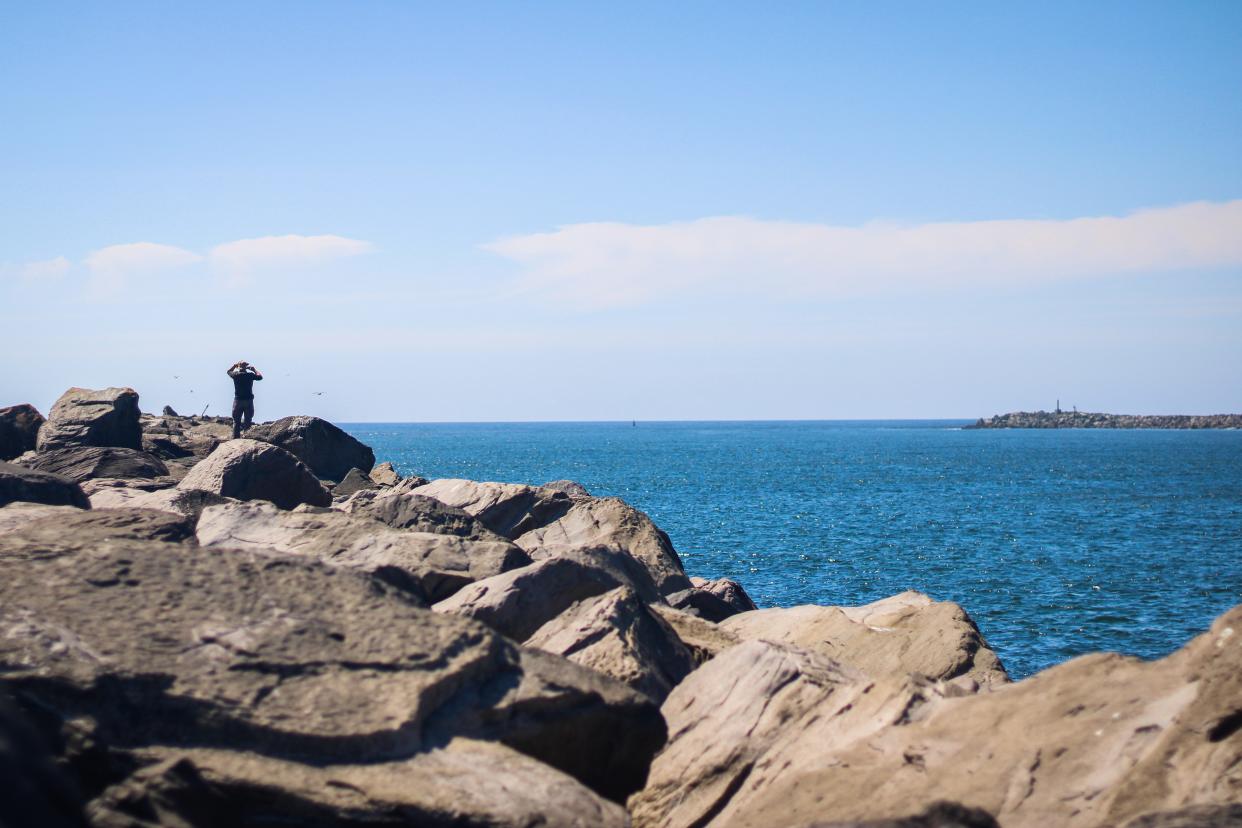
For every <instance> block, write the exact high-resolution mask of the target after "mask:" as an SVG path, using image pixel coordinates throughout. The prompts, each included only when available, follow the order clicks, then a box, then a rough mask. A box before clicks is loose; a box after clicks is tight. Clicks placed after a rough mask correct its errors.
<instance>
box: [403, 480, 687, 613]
mask: <svg viewBox="0 0 1242 828" xmlns="http://www.w3.org/2000/svg"><path fill="white" fill-rule="evenodd" d="M437 482H440V481H437ZM432 485H433V486H434V485H435V483H433V484H432ZM540 491H545V490H540ZM419 492H420V493H426V492H425V488H424V489H420V490H419ZM556 494H557V495H559V496H560V497H567V496H566V495H564V494H563V493H561V492H557V493H556ZM432 497H437V495H435V494H432ZM571 503H572V505H571V508H569V509H568V510H567V511H566V512H565V513H564V515H563V516H561V517H559V518H557V519H556V520H554V521H551V522H549V523H544V524H542V525H540V526H537V527H535V528H533V529H531V530H530V531H529V532H526V533H524V534H522V535H520V536H519V537H518V538H517V539H516V540H515V541H514V543H516V544H517V545H518V546H520V547H522V548H523V549H525V550H526V551H527V552H529V553H530V556H531V557H532V558H534V559H535V560H541V559H543V558H549V557H554V556H556V555H558V554H560V553H561V552H562V551H564V550H566V549H574V548H583V547H590V546H613V547H617V548H620V549H624V550H626V552H628V553H629V554H630V555H631V556H633V557H634V558H635V559H636V560H638V561H640V562H641V563H642V564H643V566H645V567H646V568H647V571H648V572H649V573H650V574H651V578H652V580H654V581H655V584H656V586H657V587H658V588H659V589H660V592H661V593H662V594H664V595H670V594H672V593H674V592H679V591H681V590H683V589H690V587H691V584H690V579H689V578H687V577H686V572H685V570H684V569H683V568H682V565H681V559H680V558H679V557H677V552H676V550H674V549H673V543H672V541H670V540H669V537H668V535H666V534H665V533H664V532H663V531H661V530H660V528H659V527H658V526H656V525H655V523H654V522H653V521H652V520H651V518H650V517H648V516H647V515H646V514H645V513H643V512H640V511H639V510H638V509H635V508H634V507H633V506H631V505H629V504H628V503H626V502H625V501H623V500H621V499H620V498H616V497H598V498H590V499H578V500H575V501H572V502H571ZM467 511H469V509H467Z"/></svg>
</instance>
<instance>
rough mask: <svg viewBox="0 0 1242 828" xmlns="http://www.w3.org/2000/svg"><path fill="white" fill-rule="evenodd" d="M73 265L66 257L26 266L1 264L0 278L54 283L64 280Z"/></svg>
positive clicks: (26, 263) (25, 264)
mask: <svg viewBox="0 0 1242 828" xmlns="http://www.w3.org/2000/svg"><path fill="white" fill-rule="evenodd" d="M72 266H73V265H72V264H71V263H70V262H69V260H68V259H66V258H65V257H64V256H57V257H56V258H55V259H44V260H43V261H38V262H25V263H24V264H0V276H3V277H4V278H12V277H16V278H18V279H21V280H22V281H24V282H52V281H56V280H58V279H60V278H62V277H63V276H64V275H65V274H66V273H68V272H69V269H70V268H71V267H72Z"/></svg>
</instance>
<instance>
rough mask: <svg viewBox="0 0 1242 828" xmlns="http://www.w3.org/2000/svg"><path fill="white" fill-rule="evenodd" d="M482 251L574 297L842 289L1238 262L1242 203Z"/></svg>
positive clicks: (753, 225) (641, 237)
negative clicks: (1071, 216)
mask: <svg viewBox="0 0 1242 828" xmlns="http://www.w3.org/2000/svg"><path fill="white" fill-rule="evenodd" d="M485 248H486V249H488V250H490V251H492V252H494V253H497V254H499V255H501V256H503V257H505V258H508V259H510V260H512V261H514V262H517V263H518V264H520V265H522V267H523V272H522V274H521V276H520V277H519V288H520V289H522V290H525V291H531V292H535V293H539V294H547V295H550V296H551V297H552V298H553V299H555V300H559V301H563V302H566V303H569V304H573V305H577V306H585V307H611V306H620V305H635V304H642V303H644V302H648V301H651V300H654V299H657V298H660V297H664V296H667V295H670V294H677V293H689V292H692V291H695V290H710V291H713V292H720V291H724V292H731V293H766V294H771V293H774V292H776V293H784V294H789V295H795V296H823V297H832V296H843V295H858V294H868V293H880V292H886V291H894V290H898V291H902V290H905V291H909V290H923V289H944V288H954V287H965V286H981V285H995V284H1015V283H1025V282H1039V281H1046V280H1052V279H1067V278H1092V277H1100V276H1108V275H1115V274H1122V273H1137V272H1157V271H1172V270H1183V269H1192V268H1209V267H1221V266H1230V265H1240V264H1242V200H1240V201H1229V202H1224V203H1211V202H1197V203H1193V204H1183V205H1178V206H1174V207H1163V208H1158V209H1148V210H1139V211H1136V212H1133V213H1130V214H1128V215H1125V216H1098V217H1085V218H1075V219H1068V220H1005V221H972V222H937V223H929V224H914V225H908V224H897V223H887V222H873V223H869V224H866V225H863V226H860V227H844V226H835V225H828V224H811V223H796V222H787V221H762V220H758V219H751V218H744V217H715V218H703V219H699V220H696V221H688V222H678V223H672V224H663V225H633V224H621V223H593V224H573V225H567V226H564V227H561V228H559V229H557V230H556V231H554V232H549V233H537V234H532V235H524V236H514V237H510V238H505V239H500V240H498V241H495V242H492V243H491V244H488V245H485Z"/></svg>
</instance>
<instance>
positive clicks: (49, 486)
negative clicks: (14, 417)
mask: <svg viewBox="0 0 1242 828" xmlns="http://www.w3.org/2000/svg"><path fill="white" fill-rule="evenodd" d="M18 501H22V502H28V503H46V504H48V505H51V506H76V507H77V508H79V509H89V508H90V507H91V504H90V501H89V500H87V499H86V495H85V494H84V493H83V492H82V489H81V487H79V486H78V484H77V483H75V482H74V481H72V480H70V479H68V478H66V477H61V476H60V475H58V474H52V473H50V472H43V471H36V470H35V469H28V468H26V467H25V466H18V465H14V464H13V463H5V462H2V461H0V506H4V505H5V504H7V503H15V502H18Z"/></svg>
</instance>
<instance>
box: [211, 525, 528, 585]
mask: <svg viewBox="0 0 1242 828" xmlns="http://www.w3.org/2000/svg"><path fill="white" fill-rule="evenodd" d="M195 531H196V534H197V537H198V542H199V543H200V544H202V545H203V546H212V547H230V548H235V549H247V550H254V551H258V552H271V553H281V554H292V555H299V556H305V557H308V558H313V559H316V560H320V561H323V562H324V563H328V564H332V565H334V566H345V567H351V568H353V569H359V570H362V571H364V572H368V573H371V574H373V575H375V576H376V577H379V578H381V579H382V580H385V581H387V582H389V583H390V584H393V585H394V586H397V587H400V588H403V589H406V590H408V591H410V592H411V593H413V594H414V595H417V596H419V597H420V598H423V599H425V600H427V601H432V602H434V601H440V600H443V599H445V598H448V597H449V596H450V595H452V594H453V593H455V592H456V591H457V590H459V589H461V588H462V587H464V586H466V585H467V584H469V583H471V582H472V581H477V580H480V579H484V578H490V577H492V576H494V575H499V574H500V573H502V572H507V571H509V570H513V569H517V568H518V567H522V566H526V565H528V564H529V563H530V558H529V557H527V555H526V553H525V552H523V551H522V550H521V549H519V548H518V547H516V546H514V545H513V544H512V543H510V542H509V541H506V540H503V539H497V540H495V541H471V540H467V539H465V538H459V537H455V536H452V535H437V534H432V533H429V532H406V531H400V530H397V529H392V528H390V527H388V526H385V525H384V524H382V523H380V522H379V521H377V520H372V519H371V518H367V517H362V516H355V515H348V514H343V513H341V512H339V511H336V510H335V509H315V508H309V509H308V508H306V507H299V508H297V509H295V510H294V511H292V512H283V511H281V510H279V509H277V508H276V507H274V506H272V505H271V504H268V503H263V502H255V503H231V504H226V505H222V506H211V507H209V508H207V509H204V510H203V512H202V515H201V517H200V518H199V521H198V526H197V529H196V530H195Z"/></svg>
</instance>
